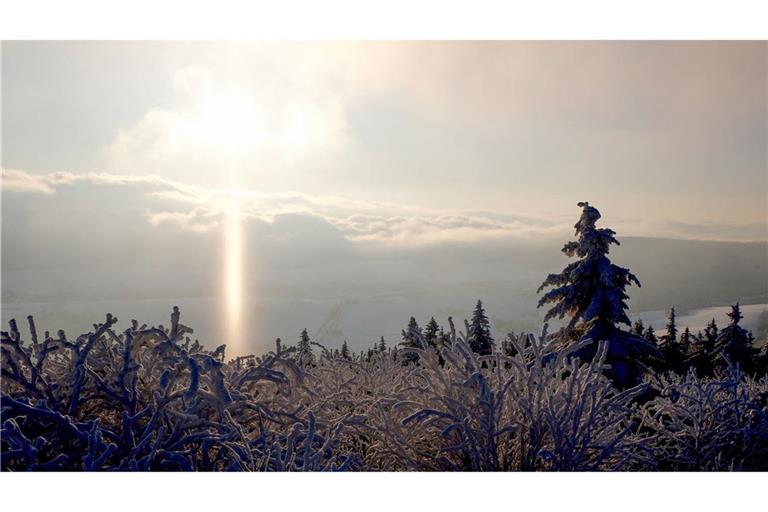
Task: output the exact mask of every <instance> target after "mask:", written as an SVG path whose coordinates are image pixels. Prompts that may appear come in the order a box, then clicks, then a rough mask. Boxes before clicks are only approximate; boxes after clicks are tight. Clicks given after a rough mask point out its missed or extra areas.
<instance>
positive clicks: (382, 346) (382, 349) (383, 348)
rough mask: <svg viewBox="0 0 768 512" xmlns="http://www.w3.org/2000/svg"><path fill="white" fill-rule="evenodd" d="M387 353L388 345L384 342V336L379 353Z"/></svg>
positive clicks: (380, 341) (380, 342)
mask: <svg viewBox="0 0 768 512" xmlns="http://www.w3.org/2000/svg"><path fill="white" fill-rule="evenodd" d="M386 351H387V343H386V342H385V341H384V336H382V337H381V339H380V340H379V352H386Z"/></svg>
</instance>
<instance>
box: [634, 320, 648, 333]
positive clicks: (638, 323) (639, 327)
mask: <svg viewBox="0 0 768 512" xmlns="http://www.w3.org/2000/svg"><path fill="white" fill-rule="evenodd" d="M632 334H637V335H638V336H644V335H645V324H644V323H643V319H642V318H638V319H637V320H635V323H634V324H633V325H632Z"/></svg>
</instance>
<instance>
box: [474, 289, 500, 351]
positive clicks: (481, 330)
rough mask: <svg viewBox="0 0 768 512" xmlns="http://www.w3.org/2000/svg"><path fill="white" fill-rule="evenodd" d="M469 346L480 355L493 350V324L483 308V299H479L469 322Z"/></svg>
mask: <svg viewBox="0 0 768 512" xmlns="http://www.w3.org/2000/svg"><path fill="white" fill-rule="evenodd" d="M468 334H469V347H470V348H471V349H472V351H473V352H475V353H477V354H480V355H488V354H490V353H492V352H493V346H494V341H493V337H492V336H491V324H490V322H489V321H488V317H487V316H486V314H485V309H483V303H482V301H480V300H478V301H477V304H476V305H475V310H474V312H473V313H472V321H471V322H470V323H469V333H468Z"/></svg>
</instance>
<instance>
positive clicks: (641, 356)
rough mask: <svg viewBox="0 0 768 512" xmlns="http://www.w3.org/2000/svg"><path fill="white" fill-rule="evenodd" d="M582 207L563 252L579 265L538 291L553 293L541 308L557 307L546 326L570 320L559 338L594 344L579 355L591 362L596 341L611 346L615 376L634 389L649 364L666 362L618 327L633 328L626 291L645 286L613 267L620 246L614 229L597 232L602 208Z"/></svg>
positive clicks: (552, 276) (547, 317)
mask: <svg viewBox="0 0 768 512" xmlns="http://www.w3.org/2000/svg"><path fill="white" fill-rule="evenodd" d="M578 205H579V207H581V208H582V213H581V218H580V219H579V221H578V222H577V223H576V224H575V226H574V227H575V229H576V237H577V240H575V241H572V242H568V243H566V244H565V246H564V247H563V249H562V251H563V253H565V254H566V255H567V256H569V257H571V258H577V260H576V261H574V262H572V263H570V264H569V265H568V266H566V267H565V269H563V271H562V272H560V273H559V274H550V275H549V276H547V278H546V279H545V280H544V282H543V283H542V284H541V286H540V287H539V290H538V291H539V292H541V291H542V290H544V289H545V288H552V289H551V290H549V291H548V292H546V293H545V294H544V295H543V296H542V297H541V299H540V300H539V307H542V306H544V305H546V304H552V307H551V308H550V309H549V311H547V313H546V315H545V317H544V319H545V321H547V320H550V319H552V318H560V319H563V318H567V319H568V323H567V324H566V325H565V327H563V328H562V329H561V330H560V331H559V332H558V333H557V335H556V338H557V339H559V340H560V342H561V343H562V344H564V345H569V344H571V343H573V342H574V341H576V340H578V339H591V340H592V341H593V343H591V344H590V345H589V347H587V348H585V349H582V350H581V351H580V352H579V353H578V354H576V355H577V356H578V357H581V358H584V359H591V358H592V357H594V354H595V353H596V349H597V342H598V341H603V340H604V341H606V342H607V343H608V355H607V360H608V362H609V364H611V370H610V372H609V374H610V376H611V377H612V378H613V380H614V382H615V383H617V384H618V385H619V386H627V385H632V384H635V383H637V382H639V381H640V379H641V375H642V373H643V372H644V371H645V369H646V363H645V360H646V359H649V358H661V354H660V353H659V352H658V350H657V349H656V348H655V347H654V346H652V345H650V344H649V343H648V342H647V341H645V340H643V339H642V338H641V337H639V336H636V335H633V334H632V333H630V332H627V331H622V330H621V329H620V328H619V326H620V325H621V324H624V325H626V326H631V323H630V320H629V317H628V316H627V313H626V311H627V309H628V305H627V300H628V299H629V296H628V295H627V292H626V288H627V287H628V286H630V285H631V284H633V283H634V284H636V285H637V286H640V281H638V279H637V277H636V276H635V275H634V274H633V273H632V272H630V271H629V269H626V268H623V267H619V266H617V265H614V264H613V263H612V262H611V260H610V259H609V258H608V253H609V251H610V246H611V245H612V244H616V245H619V242H618V241H617V240H616V238H615V236H614V235H615V234H616V233H615V232H614V231H613V230H612V229H608V228H597V227H596V225H595V224H596V222H597V221H598V219H600V212H599V211H598V210H597V208H595V207H594V206H590V205H589V203H587V202H582V203H579V204H578Z"/></svg>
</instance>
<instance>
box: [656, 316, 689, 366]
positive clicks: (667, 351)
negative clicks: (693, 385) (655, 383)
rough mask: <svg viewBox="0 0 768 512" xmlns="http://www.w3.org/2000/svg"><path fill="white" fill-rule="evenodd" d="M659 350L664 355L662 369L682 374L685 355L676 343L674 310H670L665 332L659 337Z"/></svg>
mask: <svg viewBox="0 0 768 512" xmlns="http://www.w3.org/2000/svg"><path fill="white" fill-rule="evenodd" d="M659 350H661V353H662V354H663V355H664V365H663V368H664V369H665V370H667V371H673V372H676V373H684V366H685V365H684V361H685V354H684V353H683V351H682V350H681V348H680V344H679V343H678V341H677V317H676V315H675V308H672V309H670V311H669V318H668V320H667V331H666V333H664V334H663V335H662V336H661V342H660V343H659Z"/></svg>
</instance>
